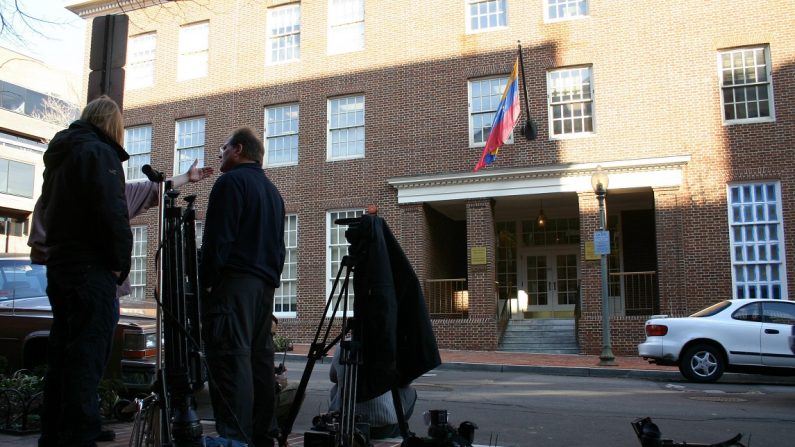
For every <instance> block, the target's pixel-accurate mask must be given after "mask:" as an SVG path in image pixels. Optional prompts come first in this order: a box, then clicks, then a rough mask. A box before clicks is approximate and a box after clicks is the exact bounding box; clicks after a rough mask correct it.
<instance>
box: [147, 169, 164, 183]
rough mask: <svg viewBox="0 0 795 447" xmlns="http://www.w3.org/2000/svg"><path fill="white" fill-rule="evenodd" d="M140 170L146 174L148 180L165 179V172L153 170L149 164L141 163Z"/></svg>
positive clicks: (161, 180) (156, 181) (157, 180)
mask: <svg viewBox="0 0 795 447" xmlns="http://www.w3.org/2000/svg"><path fill="white" fill-rule="evenodd" d="M141 172H143V173H144V175H145V176H146V178H148V179H149V181H150V182H155V183H162V182H163V180H165V179H166V175H165V174H163V173H162V172H160V171H155V170H154V169H153V168H152V167H151V166H149V165H143V166H141Z"/></svg>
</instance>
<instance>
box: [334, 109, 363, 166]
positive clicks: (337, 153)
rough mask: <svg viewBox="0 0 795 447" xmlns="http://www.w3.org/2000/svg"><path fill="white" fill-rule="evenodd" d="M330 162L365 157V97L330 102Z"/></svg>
mask: <svg viewBox="0 0 795 447" xmlns="http://www.w3.org/2000/svg"><path fill="white" fill-rule="evenodd" d="M327 140H328V141H327V150H328V155H327V158H328V160H345V159H349V158H362V157H364V96H363V95H360V96H346V97H343V98H333V99H329V100H328V135H327Z"/></svg>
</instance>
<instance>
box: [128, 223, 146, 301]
mask: <svg viewBox="0 0 795 447" xmlns="http://www.w3.org/2000/svg"><path fill="white" fill-rule="evenodd" d="M130 229H131V230H132V235H133V249H132V264H131V265H130V298H132V299H134V300H143V299H144V298H146V296H145V295H146V243H147V231H146V226H145V225H144V226H135V227H131V228H130Z"/></svg>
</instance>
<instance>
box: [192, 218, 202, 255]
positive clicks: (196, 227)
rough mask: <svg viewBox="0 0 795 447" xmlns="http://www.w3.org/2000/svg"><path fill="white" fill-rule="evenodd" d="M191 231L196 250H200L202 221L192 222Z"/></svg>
mask: <svg viewBox="0 0 795 447" xmlns="http://www.w3.org/2000/svg"><path fill="white" fill-rule="evenodd" d="M193 231H194V233H195V235H196V248H202V238H203V237H204V221H203V220H196V221H194V222H193Z"/></svg>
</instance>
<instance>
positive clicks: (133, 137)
mask: <svg viewBox="0 0 795 447" xmlns="http://www.w3.org/2000/svg"><path fill="white" fill-rule="evenodd" d="M124 149H126V150H127V153H128V154H130V159H129V160H127V161H125V162H124V178H125V179H127V181H128V182H129V181H130V180H143V179H145V178H146V176H145V175H144V174H143V172H141V167H143V165H148V164H149V163H150V160H151V156H152V126H137V127H128V128H126V129H124Z"/></svg>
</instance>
